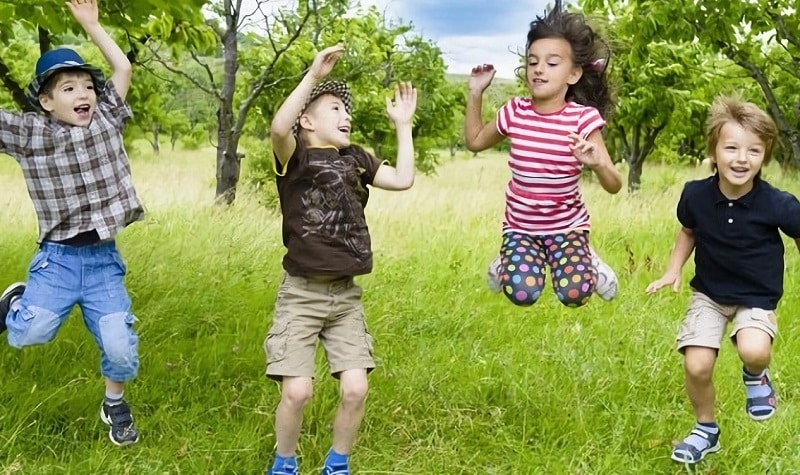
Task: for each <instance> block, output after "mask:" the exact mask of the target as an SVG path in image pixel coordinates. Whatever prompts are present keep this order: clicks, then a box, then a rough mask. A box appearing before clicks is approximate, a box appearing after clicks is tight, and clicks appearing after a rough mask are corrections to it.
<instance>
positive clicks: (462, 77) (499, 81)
mask: <svg viewBox="0 0 800 475" xmlns="http://www.w3.org/2000/svg"><path fill="white" fill-rule="evenodd" d="M444 77H445V79H447V80H448V81H450V82H456V83H466V82H467V81H469V74H450V73H447V74H445V75H444ZM516 83H517V80H516V79H508V78H499V77H495V78H494V80H493V81H492V84H494V85H498V86H514V85H515V84H516Z"/></svg>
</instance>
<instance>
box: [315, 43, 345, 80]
mask: <svg viewBox="0 0 800 475" xmlns="http://www.w3.org/2000/svg"><path fill="white" fill-rule="evenodd" d="M343 53H344V45H343V44H341V43H339V44H337V45H333V46H328V47H327V48H325V49H324V50H322V51H320V52H319V53H317V55H316V56H314V62H313V63H311V68H310V69H309V70H308V72H309V73H311V75H312V76H314V79H316V80H318V81H319V80H321V79H323V78H325V77H326V76H327V75H328V74H330V73H331V71H332V70H333V67H334V66H335V65H336V62H337V61H339V58H340V57H341V56H342V54H343Z"/></svg>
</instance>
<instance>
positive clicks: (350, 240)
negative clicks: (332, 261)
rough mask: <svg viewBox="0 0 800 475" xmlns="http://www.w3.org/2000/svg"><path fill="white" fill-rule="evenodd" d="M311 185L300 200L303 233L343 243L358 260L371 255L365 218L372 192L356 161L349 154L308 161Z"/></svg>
mask: <svg viewBox="0 0 800 475" xmlns="http://www.w3.org/2000/svg"><path fill="white" fill-rule="evenodd" d="M309 171H310V172H311V173H310V180H311V182H312V184H311V186H310V187H309V188H308V190H307V191H306V192H305V193H304V195H303V197H302V199H301V201H302V203H303V207H304V208H305V212H304V215H303V235H304V236H307V235H317V236H321V237H324V238H328V239H330V240H331V241H333V242H341V243H343V244H344V245H345V247H346V248H347V250H348V251H349V252H350V253H351V254H352V255H353V257H355V258H356V259H358V260H366V259H368V258H369V257H370V240H369V234H368V232H367V223H366V220H365V218H364V206H365V205H366V202H367V198H368V195H369V192H368V191H367V188H366V186H364V184H363V182H362V179H361V175H362V174H363V170H361V169H359V168H358V167H357V165H356V162H355V160H354V159H353V158H352V157H350V156H341V157H340V158H338V159H334V160H331V159H330V158H327V157H326V158H325V159H323V160H315V161H312V162H310V163H309Z"/></svg>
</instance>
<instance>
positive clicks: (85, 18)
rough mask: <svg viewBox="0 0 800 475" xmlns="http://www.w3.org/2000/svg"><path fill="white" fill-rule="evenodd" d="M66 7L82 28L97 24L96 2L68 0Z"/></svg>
mask: <svg viewBox="0 0 800 475" xmlns="http://www.w3.org/2000/svg"><path fill="white" fill-rule="evenodd" d="M67 6H68V7H69V9H70V11H71V12H72V15H73V16H74V17H75V20H77V22H78V23H80V25H81V26H82V27H84V28H86V27H87V26H90V25H96V24H97V23H98V9H97V0H70V1H69V2H67Z"/></svg>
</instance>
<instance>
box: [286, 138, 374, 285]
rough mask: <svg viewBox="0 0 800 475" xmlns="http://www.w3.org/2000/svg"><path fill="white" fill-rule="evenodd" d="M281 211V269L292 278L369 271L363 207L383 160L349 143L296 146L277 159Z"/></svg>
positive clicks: (367, 240)
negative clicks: (342, 146) (339, 147)
mask: <svg viewBox="0 0 800 475" xmlns="http://www.w3.org/2000/svg"><path fill="white" fill-rule="evenodd" d="M275 162H276V167H277V170H278V176H277V177H276V180H275V182H276V184H277V186H278V196H279V197H280V202H281V212H282V213H283V245H284V246H286V249H287V252H286V255H285V256H284V258H283V268H284V269H285V270H286V272H288V273H289V274H291V275H296V276H332V277H347V276H354V275H361V274H368V273H370V272H371V271H372V247H371V243H370V237H369V229H368V228H367V221H366V218H365V216H364V207H365V206H366V204H367V199H368V198H369V190H368V189H367V185H371V184H372V180H373V178H374V177H375V172H376V171H377V170H378V167H380V166H381V162H380V161H379V160H378V159H377V158H375V157H373V156H372V155H370V154H369V153H368V152H367V151H366V150H364V149H363V148H361V147H359V146H357V145H351V146H350V147H347V148H345V149H342V150H337V149H336V148H333V147H329V148H306V146H305V145H304V144H303V143H302V141H301V140H300V139H299V138H298V139H297V146H296V148H295V151H294V153H293V154H292V156H291V157H290V158H289V160H288V162H287V163H286V165H285V166H284V167H282V166H281V164H280V162H278V160H277V158H275Z"/></svg>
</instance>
